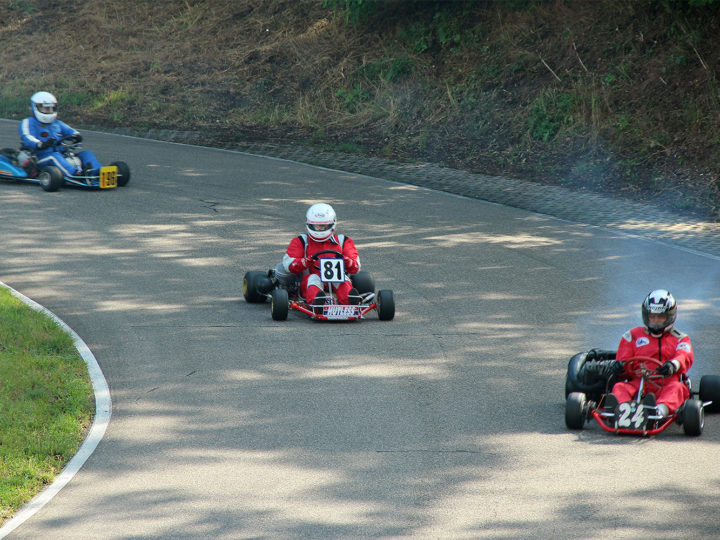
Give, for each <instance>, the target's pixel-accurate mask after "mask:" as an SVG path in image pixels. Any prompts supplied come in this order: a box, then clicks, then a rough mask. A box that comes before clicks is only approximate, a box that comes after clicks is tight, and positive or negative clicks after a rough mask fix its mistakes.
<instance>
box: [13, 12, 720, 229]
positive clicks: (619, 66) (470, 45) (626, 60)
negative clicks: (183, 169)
mask: <svg viewBox="0 0 720 540" xmlns="http://www.w3.org/2000/svg"><path fill="white" fill-rule="evenodd" d="M0 17H2V20H3V21H4V26H3V28H2V29H0V39H2V41H3V48H2V50H1V51H0V115H2V116H4V117H10V118H20V117H22V116H24V115H25V114H26V111H27V97H29V95H30V94H31V93H32V92H33V91H35V90H37V89H40V88H43V89H48V90H51V91H54V92H55V93H56V94H58V96H59V98H60V99H61V109H60V110H61V115H62V117H63V118H64V119H66V120H68V121H71V122H72V123H74V124H76V125H79V126H82V125H86V126H90V125H92V126H100V127H102V126H107V127H112V126H123V127H136V128H137V129H138V131H139V132H142V131H143V130H147V129H166V130H168V131H169V132H173V133H178V132H181V133H187V132H192V133H194V134H196V135H199V136H200V138H201V139H202V140H203V141H204V142H205V143H206V144H210V145H218V146H225V147H233V146H236V145H238V144H241V143H242V142H243V140H246V139H248V138H251V139H254V140H266V141H277V142H284V143H291V142H292V143H298V142H301V143H305V144H311V145H317V146H321V147H323V148H338V147H340V146H341V145H343V144H351V145H353V146H354V147H358V148H362V149H363V150H364V151H365V152H367V153H368V154H372V155H382V156H384V157H387V158H391V159H396V160H423V161H434V162H438V163H442V164H445V165H448V166H451V167H457V168H462V169H467V170H470V171H478V172H483V173H488V174H500V175H515V176H521V177H523V178H526V179H529V180H535V181H537V182H542V183H547V184H563V185H566V186H569V187H572V188H575V189H592V190H596V191H602V192H605V193H609V194H613V195H622V196H627V197H632V198H634V199H643V200H646V201H652V202H655V203H656V204H658V205H663V206H666V207H669V208H682V209H683V210H688V209H689V210H692V211H695V212H698V213H701V214H703V215H706V216H708V215H709V216H711V217H719V216H720V186H719V184H718V183H719V182H720V176H719V175H718V173H719V169H720V155H719V154H718V144H717V143H718V133H720V114H719V113H720V86H719V85H718V76H717V73H718V68H719V67H720V42H718V41H717V39H716V36H717V35H718V30H720V24H719V22H720V20H719V18H720V0H632V1H631V0H597V1H593V2H578V1H560V2H558V1H556V0H552V1H550V0H506V1H503V2H497V1H481V0H477V1H460V0H456V1H453V2H446V1H431V0H402V1H401V0H382V1H380V0H303V1H297V0H267V1H265V2H253V1H251V0H234V1H229V0H227V1H210V0H175V1H172V0H171V1H169V2H163V3H162V4H158V3H152V2H144V1H142V0H128V1H126V2H122V3H117V2H108V1H107V0H87V1H86V2H76V3H70V2H68V3H58V2H53V1H50V0H24V1H22V2H20V1H18V0H0ZM48 28H52V29H53V32H55V33H56V35H58V36H60V35H62V36H66V41H67V43H66V44H65V45H64V48H63V53H62V54H58V55H48V54H47V45H46V37H47V36H46V35H47V29H48ZM197 139H198V137H194V139H193V140H197ZM2 144H3V145H7V144H8V143H6V142H2Z"/></svg>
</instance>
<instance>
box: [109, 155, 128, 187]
mask: <svg viewBox="0 0 720 540" xmlns="http://www.w3.org/2000/svg"><path fill="white" fill-rule="evenodd" d="M110 165H115V166H116V167H117V170H118V172H117V183H118V186H120V187H123V186H127V185H128V182H129V181H130V167H128V164H127V163H125V162H124V161H113V162H112V163H111V164H110Z"/></svg>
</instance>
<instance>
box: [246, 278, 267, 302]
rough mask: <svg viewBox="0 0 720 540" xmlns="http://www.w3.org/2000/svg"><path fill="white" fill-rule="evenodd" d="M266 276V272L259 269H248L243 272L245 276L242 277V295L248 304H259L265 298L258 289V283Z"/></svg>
mask: <svg viewBox="0 0 720 540" xmlns="http://www.w3.org/2000/svg"><path fill="white" fill-rule="evenodd" d="M266 278H267V274H266V273H265V272H261V271H260V270H250V271H249V272H246V273H245V277H244V278H243V296H244V297H245V301H246V302H248V303H250V304H261V303H262V302H265V301H266V300H267V296H265V295H264V294H262V293H261V292H260V291H258V284H259V283H260V281H261V280H263V279H266Z"/></svg>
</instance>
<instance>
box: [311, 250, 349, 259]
mask: <svg viewBox="0 0 720 540" xmlns="http://www.w3.org/2000/svg"><path fill="white" fill-rule="evenodd" d="M320 255H335V256H336V257H335V258H336V259H342V258H343V257H344V255H343V254H342V253H340V252H339V251H335V250H334V249H323V250H322V251H318V252H317V253H315V254H314V255H310V258H311V259H313V260H315V261H317V260H318V259H319V258H320Z"/></svg>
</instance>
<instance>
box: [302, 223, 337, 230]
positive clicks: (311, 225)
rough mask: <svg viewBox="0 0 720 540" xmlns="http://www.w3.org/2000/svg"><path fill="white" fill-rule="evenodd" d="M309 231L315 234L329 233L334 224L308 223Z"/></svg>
mask: <svg viewBox="0 0 720 540" xmlns="http://www.w3.org/2000/svg"><path fill="white" fill-rule="evenodd" d="M307 226H308V229H310V230H311V231H315V232H323V231H329V230H330V229H332V226H333V224H332V223H308V224H307Z"/></svg>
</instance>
